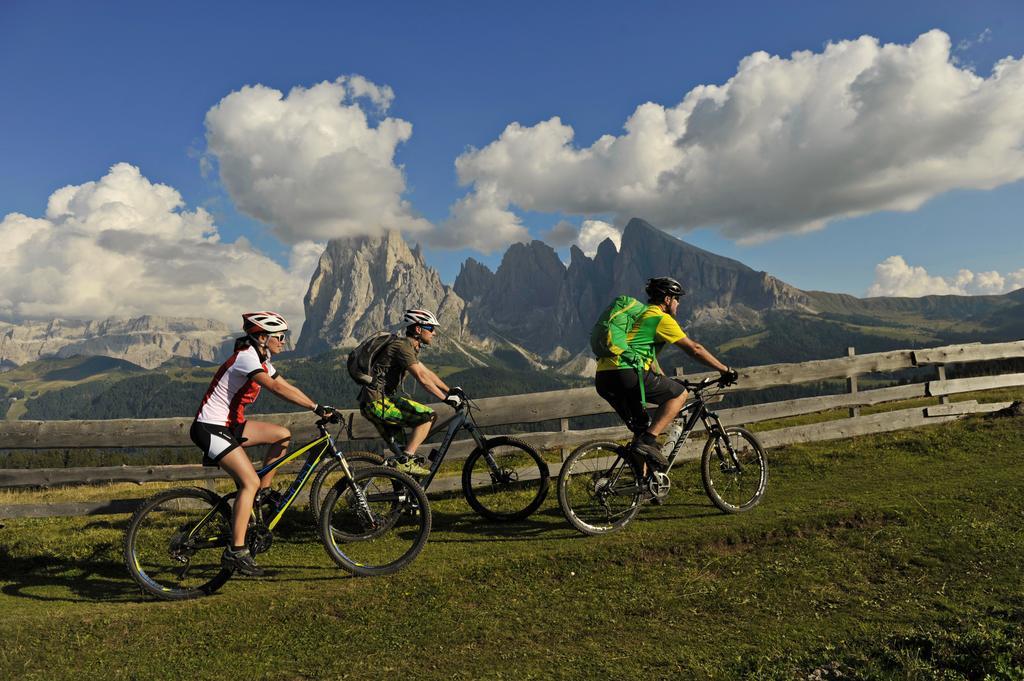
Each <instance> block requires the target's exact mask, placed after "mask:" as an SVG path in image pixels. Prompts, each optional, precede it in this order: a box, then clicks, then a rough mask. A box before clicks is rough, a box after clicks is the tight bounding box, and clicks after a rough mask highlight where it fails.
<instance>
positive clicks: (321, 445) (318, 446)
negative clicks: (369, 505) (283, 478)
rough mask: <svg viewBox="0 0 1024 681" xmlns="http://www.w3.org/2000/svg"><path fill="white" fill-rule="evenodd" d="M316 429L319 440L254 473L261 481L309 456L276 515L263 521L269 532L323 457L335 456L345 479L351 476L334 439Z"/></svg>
mask: <svg viewBox="0 0 1024 681" xmlns="http://www.w3.org/2000/svg"><path fill="white" fill-rule="evenodd" d="M317 427H318V428H319V429H320V437H319V438H317V439H315V440H313V441H312V442H310V443H309V444H307V445H305V446H304V447H301V448H299V449H297V450H296V451H294V452H291V453H289V454H288V456H285V457H283V458H281V459H278V460H277V461H275V462H273V463H271V464H268V465H267V466H264V467H263V468H262V469H260V470H258V471H256V475H258V476H259V477H260V479H261V480H262V479H263V477H264V476H266V474H267V473H269V472H271V471H274V470H277V469H278V468H280V467H281V466H283V465H285V464H286V463H288V462H289V461H294V460H295V459H296V458H298V457H299V456H302V454H304V453H306V452H309V455H308V456H307V457H306V462H305V463H304V464H302V468H301V469H299V473H298V475H296V476H295V480H294V481H293V482H292V484H291V486H290V487H289V488H288V490H287V491H286V492H285V493H284V495H283V503H282V504H281V506H280V507H279V508H278V509H277V513H275V514H274V516H273V517H272V518H271V519H270V520H269V521H266V519H264V520H265V522H266V526H267V529H269V530H273V529H274V527H275V526H276V525H277V523H278V522H279V521H280V520H281V518H282V517H283V516H284V514H285V512H286V511H287V510H288V509H289V508H290V507H291V505H292V502H293V501H295V499H296V497H298V496H299V492H301V491H302V488H303V487H305V486H306V483H307V482H308V481H309V480H310V478H311V477H312V474H313V471H314V470H316V467H317V465H318V464H319V463H320V462H321V461H323V459H324V455H332V456H335V457H336V458H337V459H338V461H339V462H340V463H341V469H342V471H344V473H345V477H351V476H352V470H351V469H350V468H349V465H348V461H346V460H345V457H344V455H342V454H341V453H340V452H338V448H337V447H336V446H335V444H334V438H333V437H331V434H330V433H329V432H327V428H326V427H325V426H323V425H321V424H317ZM255 512H256V509H255V505H254V508H253V514H255Z"/></svg>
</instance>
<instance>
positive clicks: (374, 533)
mask: <svg viewBox="0 0 1024 681" xmlns="http://www.w3.org/2000/svg"><path fill="white" fill-rule="evenodd" d="M355 478H356V480H355V484H353V483H352V482H351V481H344V482H342V483H340V484H339V485H337V486H335V488H334V489H332V490H331V492H330V493H328V495H327V498H326V500H325V502H324V507H323V511H322V517H321V519H320V522H321V533H322V536H323V538H324V545H325V547H326V548H327V552H328V554H330V556H331V558H333V559H334V560H335V562H337V563H338V564H339V565H341V566H342V567H344V568H345V569H348V570H350V571H352V572H355V573H356V574H386V573H388V572H393V571H395V570H397V569H399V568H401V567H402V566H404V565H406V564H407V563H408V562H410V561H411V560H412V559H413V558H415V556H416V555H417V554H418V553H419V551H420V550H421V549H422V548H423V544H424V543H425V542H426V537H427V534H429V532H430V509H429V507H428V506H427V503H426V497H425V496H424V495H423V492H422V490H420V489H419V486H418V485H417V484H416V483H415V481H413V480H412V478H409V477H408V476H406V475H404V474H402V473H399V472H397V471H395V470H393V469H389V468H380V467H375V468H364V469H361V470H360V471H359V472H358V473H356V474H355Z"/></svg>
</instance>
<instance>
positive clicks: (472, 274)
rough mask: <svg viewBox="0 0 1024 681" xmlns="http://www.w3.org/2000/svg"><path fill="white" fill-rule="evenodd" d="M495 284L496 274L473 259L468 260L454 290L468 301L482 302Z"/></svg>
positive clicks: (461, 270) (460, 272)
mask: <svg viewBox="0 0 1024 681" xmlns="http://www.w3.org/2000/svg"><path fill="white" fill-rule="evenodd" d="M493 284H494V272H492V271H491V270H490V269H489V268H488V267H487V266H486V265H484V264H482V263H480V262H478V261H477V260H475V259H473V258H467V259H466V261H465V262H463V263H462V267H461V268H460V269H459V276H457V277H455V285H454V286H452V288H453V289H454V290H455V292H456V293H457V294H459V296H460V297H461V298H462V299H463V300H466V301H471V300H481V299H482V298H483V297H484V296H486V295H487V293H488V292H489V291H490V290H491V286H493Z"/></svg>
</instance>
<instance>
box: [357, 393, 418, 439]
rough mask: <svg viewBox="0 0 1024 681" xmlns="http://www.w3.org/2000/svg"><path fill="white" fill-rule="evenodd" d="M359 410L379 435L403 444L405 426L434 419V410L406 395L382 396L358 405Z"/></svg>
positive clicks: (410, 426)
mask: <svg viewBox="0 0 1024 681" xmlns="http://www.w3.org/2000/svg"><path fill="white" fill-rule="evenodd" d="M359 412H360V413H361V414H362V415H363V416H365V417H366V420H367V421H369V422H370V423H372V424H373V425H374V426H376V428H377V431H378V432H380V434H381V437H385V438H387V437H394V438H395V440H396V441H398V442H399V443H401V444H405V430H404V429H405V428H412V427H414V426H418V425H420V424H421V423H430V422H431V421H433V420H434V410H433V409H431V408H430V407H427V406H425V405H422V404H420V403H419V402H416V401H414V400H410V399H408V398H406V397H384V398H382V399H379V400H373V401H372V402H363V403H362V404H360V405H359Z"/></svg>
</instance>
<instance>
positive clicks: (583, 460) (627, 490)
mask: <svg viewBox="0 0 1024 681" xmlns="http://www.w3.org/2000/svg"><path fill="white" fill-rule="evenodd" d="M622 454H623V448H622V447H621V446H620V445H618V444H616V443H615V442H590V443H587V444H585V445H582V446H580V447H579V448H578V449H576V451H574V452H573V453H572V454H570V455H569V458H568V459H566V460H565V463H563V464H562V470H561V472H560V473H559V474H558V505H559V506H560V507H561V509H562V513H563V514H564V515H565V519H566V520H568V521H569V524H570V525H572V526H573V527H575V528H576V529H577V530H579V531H580V532H582V533H583V534H587V535H597V534H607V533H609V532H614V531H616V530H619V529H621V528H623V527H625V526H626V525H627V524H628V523H629V521H631V520H632V519H633V518H634V516H636V514H637V511H639V510H640V493H641V483H640V480H641V473H642V471H641V470H639V469H638V468H637V466H636V464H635V463H634V462H633V460H632V458H630V457H623V455H622Z"/></svg>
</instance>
